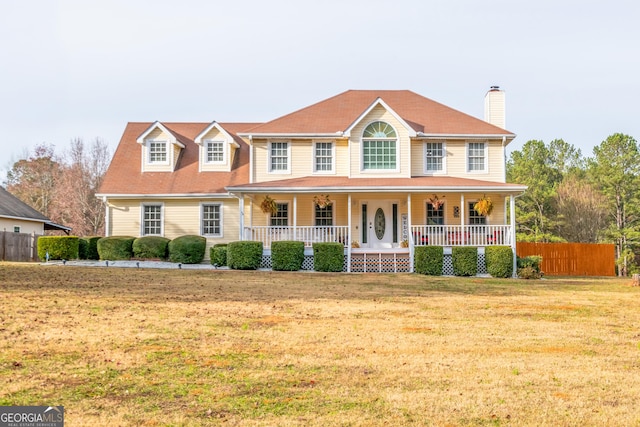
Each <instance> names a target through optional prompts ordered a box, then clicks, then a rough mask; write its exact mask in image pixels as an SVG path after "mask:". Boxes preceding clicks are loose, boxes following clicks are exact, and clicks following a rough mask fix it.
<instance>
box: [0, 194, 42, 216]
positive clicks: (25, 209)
mask: <svg viewBox="0 0 640 427" xmlns="http://www.w3.org/2000/svg"><path fill="white" fill-rule="evenodd" d="M0 217H5V218H14V219H22V220H25V221H37V222H49V221H51V220H50V219H49V218H47V217H46V216H44V215H42V214H41V213H40V212H38V211H37V210H35V209H34V208H32V207H31V206H29V205H28V204H26V203H25V202H23V201H22V200H20V199H18V198H17V197H16V196H14V195H13V194H11V193H9V192H8V191H7V190H5V189H4V188H3V187H0Z"/></svg>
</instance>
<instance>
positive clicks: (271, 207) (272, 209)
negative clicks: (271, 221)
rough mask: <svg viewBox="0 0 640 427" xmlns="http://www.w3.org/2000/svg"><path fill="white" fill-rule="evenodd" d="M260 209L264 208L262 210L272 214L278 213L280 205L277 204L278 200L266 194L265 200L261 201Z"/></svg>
mask: <svg viewBox="0 0 640 427" xmlns="http://www.w3.org/2000/svg"><path fill="white" fill-rule="evenodd" d="M260 209H262V212H264V213H266V214H270V215H275V214H277V213H278V205H277V204H276V201H275V200H273V199H272V198H271V197H269V196H264V200H263V201H262V203H260Z"/></svg>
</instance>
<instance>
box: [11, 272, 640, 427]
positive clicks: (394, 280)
mask: <svg viewBox="0 0 640 427" xmlns="http://www.w3.org/2000/svg"><path fill="white" fill-rule="evenodd" d="M627 282H628V281H627V280H620V279H562V278H559V279H548V280H542V281H514V280H507V279H505V280H497V279H478V278H437V277H436V278H434V277H425V276H418V275H402V274H398V275H394V274H380V275H378V274H375V275H373V274H351V275H346V274H321V273H315V274H310V273H270V272H242V271H211V270H206V271H204V270H203V271H196V270H144V269H140V270H138V269H118V268H109V269H107V268H83V267H70V266H66V267H62V266H58V267H43V266H39V265H28V264H6V263H0V305H1V307H2V310H0V336H1V337H2V339H1V340H0V405H45V404H46V405H64V407H65V418H66V421H67V425H69V426H84V425H143V426H167V425H187V426H198V425H216V424H225V425H234V426H255V425H258V426H260V425H263V426H267V425H268V426H281V425H290V426H328V425H343V426H370V425H416V426H417V425H420V426H422V425H435V426H442V425H450V426H485V425H491V426H495V425H576V426H577V425H638V424H640V407H639V406H638V405H637V396H639V395H640V332H639V329H638V325H639V320H640V310H638V302H639V295H638V293H639V292H640V289H639V288H632V287H629V286H627V285H628V283H627Z"/></svg>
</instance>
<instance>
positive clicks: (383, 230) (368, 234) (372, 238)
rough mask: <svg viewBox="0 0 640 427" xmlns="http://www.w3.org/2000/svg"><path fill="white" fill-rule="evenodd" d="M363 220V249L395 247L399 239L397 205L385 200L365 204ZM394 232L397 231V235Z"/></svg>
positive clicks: (363, 205)
mask: <svg viewBox="0 0 640 427" xmlns="http://www.w3.org/2000/svg"><path fill="white" fill-rule="evenodd" d="M361 218H362V231H361V233H362V236H361V237H362V247H363V248H376V249H379V248H392V247H394V244H395V243H397V239H398V236H397V229H398V205H397V204H393V203H392V202H389V201H385V200H380V201H378V200H374V201H370V202H365V203H363V204H362V217H361ZM394 230H396V232H395V233H394ZM394 239H395V241H394Z"/></svg>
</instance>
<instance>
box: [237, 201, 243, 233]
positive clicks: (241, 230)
mask: <svg viewBox="0 0 640 427" xmlns="http://www.w3.org/2000/svg"><path fill="white" fill-rule="evenodd" d="M238 210H239V211H240V230H239V231H238V234H239V238H240V240H244V194H242V193H240V195H239V196H238Z"/></svg>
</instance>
